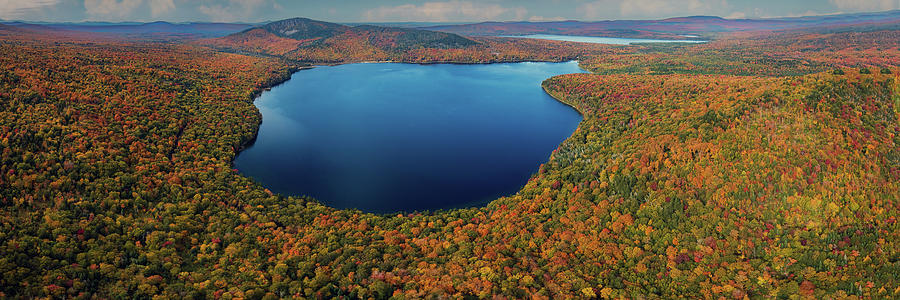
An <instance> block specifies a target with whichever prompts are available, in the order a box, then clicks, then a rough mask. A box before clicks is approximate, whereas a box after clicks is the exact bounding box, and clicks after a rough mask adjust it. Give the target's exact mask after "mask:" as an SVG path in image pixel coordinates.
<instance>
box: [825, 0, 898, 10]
mask: <svg viewBox="0 0 900 300" xmlns="http://www.w3.org/2000/svg"><path fill="white" fill-rule="evenodd" d="M831 4H834V6H836V7H837V8H838V9H840V10H849V11H881V10H892V9H898V8H900V0H831Z"/></svg>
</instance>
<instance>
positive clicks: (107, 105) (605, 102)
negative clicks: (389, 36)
mask: <svg viewBox="0 0 900 300" xmlns="http://www.w3.org/2000/svg"><path fill="white" fill-rule="evenodd" d="M0 33H2V34H0V54H2V55H0V102H2V105H0V253H2V256H0V273H2V277H0V297H2V296H7V297H59V298H62V297H84V298H88V297H92V296H99V297H110V298H112V297H136V298H149V297H151V296H153V295H164V296H169V297H172V298H185V297H208V298H234V297H247V298H263V297H289V296H303V297H316V298H332V297H338V296H346V297H350V298H369V297H374V298H388V297H391V296H396V297H398V298H424V297H432V296H437V297H439V296H450V297H454V298H459V297H466V296H474V297H478V298H488V297H490V296H491V295H502V296H505V297H508V298H524V297H526V296H531V297H533V298H539V299H540V298H550V297H553V298H557V297H561V298H562V297H577V298H594V297H602V298H616V297H627V298H642V297H646V298H673V297H676V296H685V297H704V298H719V297H725V298H734V299H742V298H745V297H751V298H756V297H782V296H785V297H787V296H801V297H805V298H825V297H829V296H860V297H867V298H893V297H898V296H900V281H898V279H897V278H900V261H898V257H900V253H898V251H900V245H898V244H897V243H898V242H900V228H898V226H900V225H898V224H897V217H898V208H900V207H898V206H900V202H898V201H900V199H898V198H900V185H898V182H900V149H898V145H900V123H898V117H900V84H898V78H897V75H896V74H898V69H897V65H896V64H897V62H898V61H900V60H898V59H896V58H897V57H898V52H900V50H898V48H897V47H898V45H897V44H896V41H897V39H896V37H897V32H896V31H873V32H863V33H854V32H838V33H818V32H813V33H811V32H786V33H779V34H776V35H774V36H773V35H772V34H771V33H765V34H762V35H759V36H743V37H733V38H732V37H723V39H722V40H721V41H717V42H714V43H710V44H709V45H698V46H693V47H686V46H648V45H643V46H632V47H613V46H598V45H583V44H577V43H564V42H541V41H511V40H507V39H491V40H490V42H489V43H493V44H491V45H492V46H490V47H493V48H502V49H509V50H508V51H506V52H504V51H500V52H498V53H505V54H500V55H508V56H504V57H506V58H505V59H507V60H528V59H539V60H540V59H542V57H540V56H535V55H550V56H549V57H552V58H553V59H570V58H574V57H582V58H583V60H582V65H584V66H585V67H586V68H588V69H590V70H593V71H595V72H597V73H600V74H570V75H562V76H557V77H554V78H551V79H548V80H547V81H545V82H544V88H545V89H546V90H547V92H548V93H550V94H551V95H552V96H554V97H555V98H557V99H559V100H560V101H562V102H564V103H566V104H569V105H571V106H573V107H574V108H576V109H577V110H578V111H580V112H581V113H582V114H583V115H584V121H583V122H582V123H581V124H580V126H579V128H578V129H577V130H576V131H575V132H574V133H573V135H572V136H571V137H570V138H569V139H567V140H566V141H565V142H564V143H563V144H562V145H560V147H559V148H558V149H557V150H556V151H554V152H553V153H552V154H551V156H550V159H549V161H548V162H547V163H546V164H544V165H542V166H541V168H540V170H539V172H538V173H536V174H534V176H533V177H532V178H531V179H530V180H529V181H528V182H527V184H526V185H525V186H524V187H523V188H522V190H521V191H519V192H518V193H517V194H516V195H513V196H510V197H504V198H501V199H497V200H495V201H493V202H491V203H490V204H489V205H488V206H487V207H479V208H466V209H457V210H449V211H436V212H422V213H411V214H397V215H373V214H367V213H362V212H359V211H355V210H335V209H332V208H328V207H325V206H322V205H320V204H318V202H316V201H314V200H312V199H303V198H294V197H283V196H280V195H273V194H272V193H270V192H269V191H268V190H266V189H265V188H264V187H262V186H260V185H259V184H257V183H255V182H253V181H252V180H250V179H248V178H245V177H243V176H240V175H239V174H237V173H236V171H235V170H233V169H232V168H231V161H232V159H233V158H234V156H235V154H236V153H237V152H238V151H239V150H240V149H241V147H242V146H243V145H244V144H245V143H246V142H247V141H249V140H251V139H252V138H253V136H254V134H255V132H256V130H257V128H258V126H259V123H260V121H261V118H260V114H259V112H258V111H257V110H256V108H255V107H254V106H253V104H252V97H253V96H254V95H256V94H257V93H259V92H261V91H262V90H263V89H264V88H266V87H269V86H272V85H273V84H276V83H277V82H280V81H282V80H285V79H286V78H288V76H289V75H290V73H291V72H292V71H294V70H297V69H298V68H300V67H302V65H300V64H299V63H298V62H297V58H296V57H291V56H290V55H285V56H284V57H272V56H249V55H242V54H235V53H225V52H220V51H218V50H213V49H209V48H203V47H201V46H197V45H184V44H168V43H147V42H122V41H117V40H114V39H101V38H91V39H85V38H83V37H78V36H74V37H73V36H62V35H60V34H65V33H55V34H51V33H45V32H30V31H22V30H12V29H9V28H0ZM764 36H765V37H764ZM740 39H744V42H741V41H740ZM792 40H795V41H796V40H799V41H800V42H796V43H794V42H789V41H792ZM767 43H768V44H771V45H775V46H772V48H771V52H767V51H768V50H765V49H764V47H767V46H764V45H767ZM842 43H846V45H845V44H842ZM817 45H818V46H817ZM346 46H347V47H352V46H353V44H352V43H347V44H346ZM322 49H327V48H322ZM488 49H489V48H488ZM521 49H530V50H528V51H524V50H521ZM560 49H561V50H565V51H566V53H568V54H565V55H559V56H558V57H557V56H553V55H556V54H553V53H556V52H554V51H556V50H560ZM570 50H571V51H576V52H577V54H575V55H573V56H570V55H572V54H571V52H568V51H570ZM738 50H740V51H745V52H740V53H736V52H735V51H738ZM327 51H329V52H328V53H327V55H326V54H322V55H323V56H310V57H314V59H313V60H316V59H320V60H321V61H323V62H324V61H353V60H352V59H348V57H356V56H352V55H350V56H348V55H349V54H350V53H355V52H352V51H353V49H350V48H347V49H330V50H327ZM346 51H351V52H346ZM422 51H425V52H426V53H422ZM430 51H432V50H427V49H419V50H410V51H407V52H404V53H402V54H401V57H393V56H385V57H376V58H379V59H381V58H384V59H391V60H400V61H415V62H430V61H451V60H452V61H456V60H471V62H476V61H478V62H481V61H491V60H482V59H481V58H479V57H481V56H478V55H495V54H492V53H491V52H490V51H491V50H484V49H482V48H477V49H476V48H471V49H441V50H434V51H437V52H434V53H432V52H430ZM486 51H487V52H486ZM518 51H521V52H518ZM485 53H487V54H485ZM517 53H518V54H517ZM330 55H334V57H331V56H330ZM440 55H447V56H446V57H444V56H440ZM765 55H770V56H772V57H769V58H766V57H765ZM782 55H783V56H782ZM735 57H746V58H747V59H746V60H744V61H736V60H735V59H734V58H735ZM332 58H338V59H337V60H333V59H332ZM354 59H355V58H354ZM365 59H370V58H368V57H367V58H365ZM302 60H308V59H302ZM670 62H672V63H670ZM662 66H668V69H666V70H659V68H661V67H662ZM863 67H865V68H869V70H870V71H871V70H878V72H875V71H871V72H868V74H862V72H860V69H861V68H863ZM835 69H837V70H840V71H841V72H839V73H838V72H833V71H834V70H835ZM882 69H884V70H887V71H881V70H882ZM786 75H790V76H786Z"/></svg>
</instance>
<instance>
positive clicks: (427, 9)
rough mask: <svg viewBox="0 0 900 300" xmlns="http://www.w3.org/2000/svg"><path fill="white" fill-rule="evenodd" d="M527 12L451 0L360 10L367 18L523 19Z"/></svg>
mask: <svg viewBox="0 0 900 300" xmlns="http://www.w3.org/2000/svg"><path fill="white" fill-rule="evenodd" d="M527 14H528V10H526V9H525V8H523V7H512V8H509V7H503V6H500V5H498V4H487V3H478V2H471V1H458V0H453V1H444V2H425V3H422V4H421V5H415V4H404V5H398V6H382V7H379V8H376V9H372V10H368V11H365V12H364V13H363V19H364V20H366V21H369V22H379V21H380V22H384V21H419V22H451V21H485V20H500V19H506V20H521V19H524V18H525V16H526V15H527Z"/></svg>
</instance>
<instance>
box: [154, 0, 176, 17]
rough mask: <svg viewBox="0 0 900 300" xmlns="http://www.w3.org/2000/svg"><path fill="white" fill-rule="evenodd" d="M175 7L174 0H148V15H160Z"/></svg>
mask: <svg viewBox="0 0 900 300" xmlns="http://www.w3.org/2000/svg"><path fill="white" fill-rule="evenodd" d="M174 9H175V2H174V0H150V15H152V16H153V17H159V16H162V15H164V14H166V13H168V12H169V11H172V10H174Z"/></svg>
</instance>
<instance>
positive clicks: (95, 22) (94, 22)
mask: <svg viewBox="0 0 900 300" xmlns="http://www.w3.org/2000/svg"><path fill="white" fill-rule="evenodd" d="M892 12H896V13H900V9H892V10H885V11H863V12H837V13H827V14H819V15H805V16H783V17H755V18H754V17H741V18H730V17H726V16H718V15H683V16H671V17H665V18H649V19H608V20H581V19H560V20H540V21H533V20H482V21H445V22H442V21H372V22H363V21H335V20H327V19H317V18H314V17H308V16H294V17H285V18H280V19H267V20H261V21H255V22H249V21H234V22H226V21H202V20H193V21H191V20H186V21H168V20H162V19H159V20H146V21H143V20H121V21H100V20H82V21H36V20H22V19H4V18H0V22H2V23H28V24H38V25H40V24H63V25H65V24H71V25H87V26H91V25H97V26H103V25H143V24H151V23H168V24H245V25H261V24H267V23H271V22H277V21H282V20H288V19H298V18H303V19H310V20H315V21H322V22H329V23H336V24H345V25H363V24H394V25H397V24H421V25H430V26H433V25H462V24H478V23H522V22H524V23H550V22H583V23H591V22H610V21H663V20H668V19H680V18H720V19H725V20H784V19H800V18H809V17H813V18H814V17H827V16H839V15H872V14H885V13H892Z"/></svg>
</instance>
